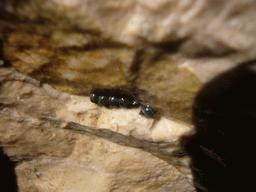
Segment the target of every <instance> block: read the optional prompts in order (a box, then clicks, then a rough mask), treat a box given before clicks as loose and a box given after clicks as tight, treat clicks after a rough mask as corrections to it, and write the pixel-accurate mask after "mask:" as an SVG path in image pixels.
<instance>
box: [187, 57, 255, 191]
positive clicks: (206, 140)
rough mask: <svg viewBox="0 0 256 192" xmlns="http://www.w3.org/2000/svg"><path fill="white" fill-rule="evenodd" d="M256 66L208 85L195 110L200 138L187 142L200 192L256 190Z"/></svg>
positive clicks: (242, 67)
mask: <svg viewBox="0 0 256 192" xmlns="http://www.w3.org/2000/svg"><path fill="white" fill-rule="evenodd" d="M255 87H256V60H254V61H250V62H247V63H244V64H241V65H239V67H236V68H234V69H232V70H230V71H227V72H225V73H223V74H221V75H219V76H218V77H216V78H215V79H213V80H212V81H211V82H209V83H207V84H206V85H205V86H204V87H203V88H202V89H201V90H200V91H199V92H198V94H197V96H196V98H195V101H194V105H193V122H194V125H195V127H196V131H197V133H196V134H195V135H194V136H193V137H187V138H183V143H185V148H186V151H187V153H188V154H189V155H190V156H191V158H192V163H191V169H192V171H193V176H194V184H195V186H196V187H197V191H199V192H201V191H202V192H205V191H206V192H222V191H225V192H226V191H251V189H253V188H254V185H255V184H254V176H253V175H252V173H254V172H255V161H254V159H255V157H254V148H255V143H254V140H255V136H254V129H255V128H256V91H255Z"/></svg>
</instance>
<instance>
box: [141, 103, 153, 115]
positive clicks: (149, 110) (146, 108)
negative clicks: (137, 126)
mask: <svg viewBox="0 0 256 192" xmlns="http://www.w3.org/2000/svg"><path fill="white" fill-rule="evenodd" d="M140 114H141V115H144V116H146V117H155V115H156V109H155V108H153V107H151V106H150V105H144V106H142V108H141V111H140Z"/></svg>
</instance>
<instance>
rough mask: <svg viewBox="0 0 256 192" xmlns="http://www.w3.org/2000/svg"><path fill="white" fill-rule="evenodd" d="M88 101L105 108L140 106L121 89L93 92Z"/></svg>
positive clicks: (131, 96)
mask: <svg viewBox="0 0 256 192" xmlns="http://www.w3.org/2000/svg"><path fill="white" fill-rule="evenodd" d="M90 100H91V102H93V103H96V104H99V105H102V106H105V107H123V108H137V107H139V106H140V102H139V101H138V100H136V99H135V97H134V96H133V95H132V94H131V93H129V92H128V91H124V90H122V89H97V90H94V91H93V92H92V93H91V95H90Z"/></svg>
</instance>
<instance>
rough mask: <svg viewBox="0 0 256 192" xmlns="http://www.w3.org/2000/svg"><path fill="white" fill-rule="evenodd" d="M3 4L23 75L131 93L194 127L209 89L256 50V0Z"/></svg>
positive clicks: (7, 49) (10, 53) (6, 33)
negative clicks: (197, 103) (196, 107)
mask: <svg viewBox="0 0 256 192" xmlns="http://www.w3.org/2000/svg"><path fill="white" fill-rule="evenodd" d="M0 5H1V6H0V9H1V14H2V19H1V20H0V25H1V28H0V36H1V38H2V39H3V52H4V56H5V57H6V59H8V60H9V62H11V64H12V65H13V66H15V67H16V68H17V69H18V70H19V71H20V72H22V73H24V74H26V75H29V76H32V77H33V78H35V79H38V80H40V81H41V82H45V83H49V84H51V85H53V86H54V87H55V88H56V89H58V90H61V91H65V92H69V93H72V94H79V95H86V96H88V95H89V93H90V92H91V91H92V90H93V89H95V88H101V87H104V88H113V87H125V88H129V89H132V90H135V91H136V93H137V94H138V95H139V99H140V100H141V101H142V103H145V104H147V103H149V104H151V105H152V106H155V107H156V108H157V109H158V110H159V111H160V113H161V115H164V116H166V117H168V118H175V119H179V120H182V121H185V122H187V123H191V108H192V101H193V99H194V97H195V94H196V92H197V91H198V90H199V89H200V88H201V87H202V85H203V84H204V83H205V82H206V81H208V80H210V79H211V78H212V77H213V76H214V74H219V73H221V72H223V71H225V70H227V69H230V68H232V67H234V66H235V65H237V64H238V63H240V62H243V61H246V60H249V59H251V58H254V53H255V44H256V43H255V41H256V40H255V39H256V38H255V30H256V29H255V27H254V26H255V25H254V20H253V19H252V18H254V16H255V11H253V10H255V6H256V4H255V3H254V2H249V1H248V2H247V1H246V2H241V1H228V0H226V1H222V2H221V3H220V2H218V3H217V2H215V1H213V2H212V1H204V0H203V1H201V0H198V1H162V0H158V1H134V0H126V1H90V0H77V1H72V2H69V1H56V0H55V1H53V0H47V1H45V3H39V2H37V3H33V2H32V1H24V2H23V1H14V0H13V1H2V2H1V4H0ZM233 13H238V14H237V15H236V16H234V17H233V15H234V14H233ZM39 21H40V22H39ZM245 21H246V22H245ZM230 37H232V38H230ZM216 55H217V56H220V58H216V57H212V56H216ZM205 56H206V57H205ZM220 62H221V64H220ZM214 66H215V67H214ZM209 68H211V70H209ZM156 71H157V72H156Z"/></svg>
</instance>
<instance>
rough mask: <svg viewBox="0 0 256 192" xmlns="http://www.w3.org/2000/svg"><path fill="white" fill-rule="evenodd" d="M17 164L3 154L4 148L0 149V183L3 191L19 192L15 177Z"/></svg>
mask: <svg viewBox="0 0 256 192" xmlns="http://www.w3.org/2000/svg"><path fill="white" fill-rule="evenodd" d="M15 164H16V163H14V162H12V161H10V159H9V158H8V157H7V156H6V155H5V154H4V153H3V149H2V147H1V148H0V165H1V168H0V169H1V172H0V182H1V191H2V190H3V191H10V192H16V191H17V182H16V175H15V171H14V168H15Z"/></svg>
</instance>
